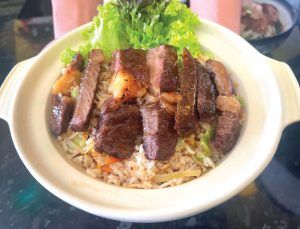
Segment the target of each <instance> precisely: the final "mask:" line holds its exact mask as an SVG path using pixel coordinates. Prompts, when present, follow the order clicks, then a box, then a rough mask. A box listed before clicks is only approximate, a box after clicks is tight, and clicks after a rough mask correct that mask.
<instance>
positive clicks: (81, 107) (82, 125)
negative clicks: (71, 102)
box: [70, 49, 105, 131]
mask: <svg viewBox="0 0 300 229" xmlns="http://www.w3.org/2000/svg"><path fill="white" fill-rule="evenodd" d="M104 59H105V57H104V54H103V53H102V51H101V50H99V49H93V50H92V51H91V53H90V55H89V61H88V64H87V67H86V69H85V71H84V73H83V77H82V79H81V83H80V87H79V96H78V98H77V101H76V105H75V111H74V115H73V118H72V120H71V122H70V128H71V130H73V131H86V130H87V129H88V127H89V122H90V116H91V112H92V105H93V100H94V96H95V92H96V87H97V80H98V75H99V72H100V64H101V63H102V62H103V61H104Z"/></svg>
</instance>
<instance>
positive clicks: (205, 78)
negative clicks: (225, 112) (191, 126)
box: [196, 60, 217, 119]
mask: <svg viewBox="0 0 300 229" xmlns="http://www.w3.org/2000/svg"><path fill="white" fill-rule="evenodd" d="M196 62H197V77H198V82H197V89H198V90H197V110H198V113H199V117H200V119H201V118H207V117H211V116H212V115H214V114H215V112H216V95H217V91H216V88H215V85H214V83H213V82H212V78H211V77H212V76H211V72H210V71H209V70H208V69H207V68H206V67H204V66H203V65H202V64H200V63H199V61H197V60H196Z"/></svg>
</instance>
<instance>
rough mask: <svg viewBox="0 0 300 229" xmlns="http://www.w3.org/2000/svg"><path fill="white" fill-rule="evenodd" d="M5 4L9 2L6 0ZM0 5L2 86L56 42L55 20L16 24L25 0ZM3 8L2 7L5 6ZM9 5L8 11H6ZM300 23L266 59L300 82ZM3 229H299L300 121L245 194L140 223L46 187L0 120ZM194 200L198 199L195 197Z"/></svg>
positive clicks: (286, 132)
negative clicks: (85, 207) (95, 210)
mask: <svg viewBox="0 0 300 229" xmlns="http://www.w3.org/2000/svg"><path fill="white" fill-rule="evenodd" d="M1 1H2V0H1ZM4 1H5V0H4ZM11 2H14V4H8V5H9V7H7V6H5V4H2V2H0V82H2V81H3V80H4V78H5V76H6V74H7V73H8V72H9V70H10V69H11V68H12V67H13V66H14V65H15V64H16V63H17V62H19V61H21V60H24V59H27V58H29V57H31V56H34V55H36V54H37V53H38V52H39V51H40V50H41V49H42V48H43V47H44V46H45V45H46V44H47V43H48V42H49V41H51V40H52V39H53V29H52V21H51V17H39V18H34V19H30V20H16V19H15V18H16V15H17V12H19V10H20V9H19V6H20V2H22V0H14V1H11ZM1 4H2V5H1ZM5 7H6V8H5ZM299 28H300V23H298V24H297V25H296V26H295V27H294V29H293V31H292V33H291V34H290V36H289V37H288V38H287V39H286V40H284V41H283V42H282V44H281V46H280V47H278V48H276V49H275V50H273V51H272V52H269V53H268V55H269V56H271V57H272V58H274V59H277V60H280V61H284V62H287V63H288V64H289V65H290V66H291V67H292V69H293V71H294V73H295V75H296V76H297V78H298V80H299V79H300V45H299V44H300V32H299V31H300V29H299ZM0 160H1V162H0V228H3V229H5V228H55V229H58V228H120V229H121V228H122V229H125V228H262V229H272V228H280V229H284V228H296V229H300V123H296V124H293V125H291V126H289V127H288V128H286V129H285V130H284V132H283V134H282V138H281V141H280V145H279V147H278V150H277V152H276V155H275V157H274V158H273V160H272V162H271V163H270V164H269V166H268V167H267V169H266V170H265V171H264V172H263V173H262V174H261V175H260V176H259V177H258V178H257V179H256V180H255V182H254V183H252V184H251V185H250V186H249V187H248V188H247V189H246V190H244V191H243V192H241V193H240V194H238V195H236V196H235V197H233V198H232V199H230V200H228V201H226V202H225V203H223V204H221V205H219V206H217V207H215V208H213V209H211V210H209V211H206V212H204V213H201V214H199V215H196V216H193V217H190V218H186V219H181V220H178V221H172V222H165V223H157V224H138V223H126V222H118V221H113V220H108V219H104V218H101V217H97V216H94V215H90V214H88V213H86V212H83V211H81V210H79V209H76V208H75V207H72V206H70V205H68V204H66V203H65V202H63V201H61V200H60V199H58V198H57V197H55V196H54V195H52V194H51V193H50V192H48V191H47V190H46V189H44V188H43V187H42V186H41V185H40V184H39V183H37V181H36V180H35V179H34V178H33V177H32V176H31V175H30V174H29V172H28V171H27V169H26V168H25V167H24V165H23V164H22V162H21V160H20V158H19V156H18V154H17V152H16V150H15V148H14V145H13V142H12V139H11V136H10V132H9V127H8V125H7V123H6V122H4V121H2V120H1V121H0ZM195 198H196V197H195Z"/></svg>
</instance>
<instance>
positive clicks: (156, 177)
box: [58, 66, 223, 189]
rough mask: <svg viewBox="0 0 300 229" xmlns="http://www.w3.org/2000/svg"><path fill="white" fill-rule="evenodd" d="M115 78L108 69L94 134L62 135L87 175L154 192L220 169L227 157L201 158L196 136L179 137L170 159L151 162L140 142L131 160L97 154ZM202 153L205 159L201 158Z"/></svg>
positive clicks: (102, 78)
mask: <svg viewBox="0 0 300 229" xmlns="http://www.w3.org/2000/svg"><path fill="white" fill-rule="evenodd" d="M111 76H112V73H111V72H110V70H109V68H108V66H104V67H103V69H102V71H101V75H100V77H99V82H98V86H97V92H96V96H95V98H94V106H95V109H94V112H93V114H92V119H91V123H90V128H89V129H90V133H91V134H88V133H87V132H72V131H71V130H68V131H67V132H66V133H64V134H62V135H60V136H58V141H59V143H60V144H61V146H62V148H63V151H64V153H65V154H66V155H67V157H68V158H69V159H70V160H72V161H73V162H74V163H76V164H77V165H79V166H80V167H82V168H83V169H84V170H85V171H86V174H87V175H89V176H91V177H93V178H95V179H98V180H101V181H104V182H107V183H110V184H114V185H117V186H122V187H128V188H140V189H154V188H164V187H171V186H176V185H180V184H182V183H185V182H187V181H190V180H193V179H195V178H197V177H200V176H202V175H203V174H205V173H206V172H207V171H209V170H210V169H211V168H214V167H215V166H216V164H217V163H218V161H219V160H220V159H221V158H222V157H223V154H221V153H217V152H212V154H211V155H210V156H207V155H204V154H202V155H201V146H200V141H197V140H196V139H200V138H199V136H195V135H194V134H193V135H191V136H190V137H189V138H185V139H182V138H179V140H178V144H177V146H176V151H175V154H174V155H173V156H171V157H170V158H169V159H168V160H165V161H156V160H149V159H147V158H146V157H145V155H144V151H143V146H142V142H141V139H140V140H138V141H137V143H136V146H135V151H134V152H133V154H132V155H131V157H129V158H127V159H123V160H115V161H114V163H109V164H108V163H107V161H108V159H109V157H111V156H109V155H107V154H105V153H102V152H96V151H95V149H94V140H93V137H92V136H93V134H94V133H95V131H96V127H97V120H98V114H99V111H100V109H101V106H102V105H103V103H104V101H105V100H106V99H107V98H109V97H110V93H109V83H110V80H111ZM199 154H200V155H201V158H199V157H198V155H199ZM196 155H197V157H196Z"/></svg>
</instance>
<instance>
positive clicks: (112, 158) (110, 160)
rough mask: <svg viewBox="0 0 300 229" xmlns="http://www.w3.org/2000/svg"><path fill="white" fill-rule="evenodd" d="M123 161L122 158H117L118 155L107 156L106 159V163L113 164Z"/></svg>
mask: <svg viewBox="0 0 300 229" xmlns="http://www.w3.org/2000/svg"><path fill="white" fill-rule="evenodd" d="M120 161H122V160H121V159H119V158H117V157H114V156H108V157H106V160H105V164H108V165H110V164H113V163H116V162H120Z"/></svg>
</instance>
